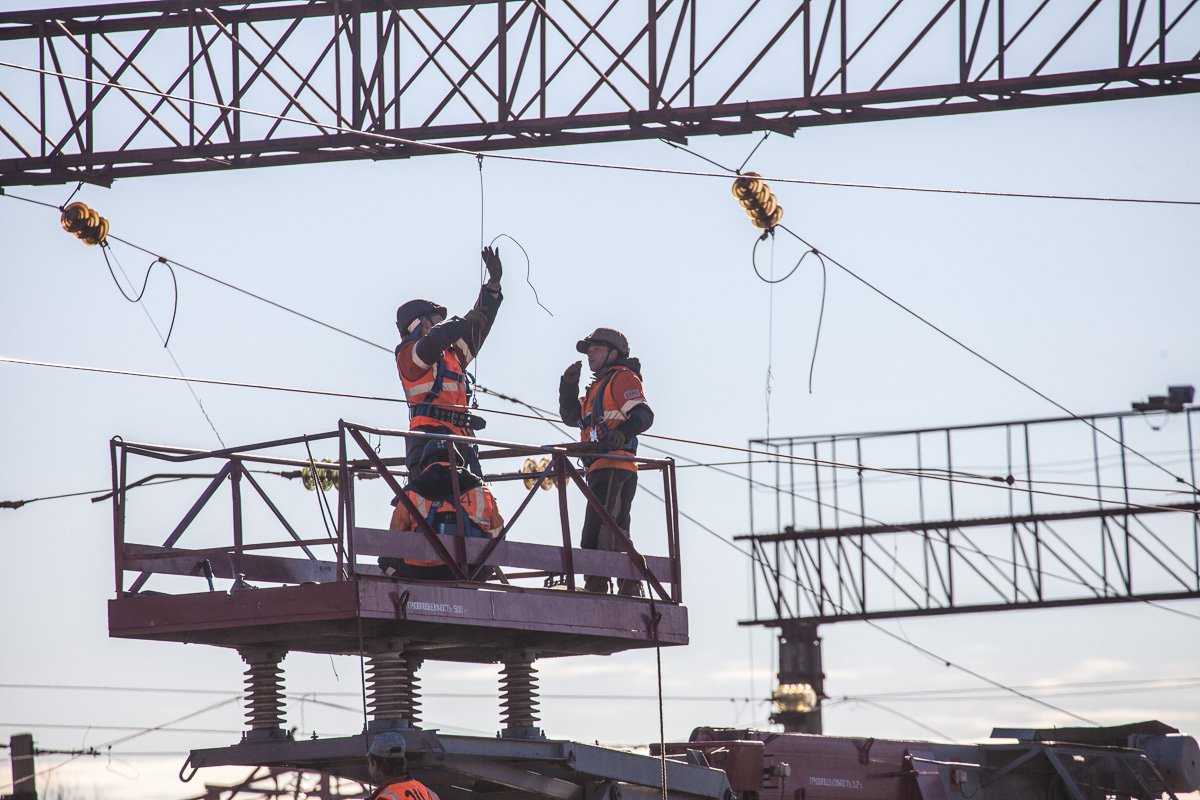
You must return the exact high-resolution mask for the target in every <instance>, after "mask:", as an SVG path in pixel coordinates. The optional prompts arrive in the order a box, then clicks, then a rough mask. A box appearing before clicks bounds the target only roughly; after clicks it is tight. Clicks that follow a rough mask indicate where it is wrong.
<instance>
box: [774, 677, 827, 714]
mask: <svg viewBox="0 0 1200 800" xmlns="http://www.w3.org/2000/svg"><path fill="white" fill-rule="evenodd" d="M771 702H772V703H774V704H775V707H776V708H778V709H779V710H780V711H784V712H788V713H793V714H794V713H802V714H803V713H808V712H810V711H812V710H813V709H815V708H816V707H817V692H816V690H815V689H813V687H812V686H810V685H809V684H807V683H781V684H779V688H778V689H776V690H775V691H774V692H772V694H771Z"/></svg>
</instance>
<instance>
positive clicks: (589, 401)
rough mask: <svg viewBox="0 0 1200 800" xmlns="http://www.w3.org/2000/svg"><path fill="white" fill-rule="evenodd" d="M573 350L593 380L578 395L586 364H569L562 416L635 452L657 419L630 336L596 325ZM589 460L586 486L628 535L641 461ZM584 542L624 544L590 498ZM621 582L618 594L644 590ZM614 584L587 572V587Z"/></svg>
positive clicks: (587, 436) (612, 547)
mask: <svg viewBox="0 0 1200 800" xmlns="http://www.w3.org/2000/svg"><path fill="white" fill-rule="evenodd" d="M575 349H576V351H578V352H580V353H584V354H585V355H586V356H587V360H588V368H589V369H590V370H591V371H592V373H593V374H592V382H591V383H590V384H588V387H587V391H586V392H585V393H584V395H583V397H582V398H580V397H579V378H580V373H581V372H582V369H583V365H582V363H581V362H579V361H576V362H575V363H574V364H572V365H571V366H569V367H567V369H566V371H565V372H563V374H562V378H561V380H560V381H559V385H558V413H559V416H560V417H561V418H562V421H563V422H565V423H566V424H568V425H575V426H578V427H579V430H580V438H581V439H582V440H583V441H584V442H595V443H597V444H599V445H600V446H601V447H602V448H603V450H604V451H605V452H607V453H611V454H613V455H621V456H632V455H636V454H637V436H638V434H639V433H642V432H643V431H645V430H646V429H647V428H649V427H650V425H651V424H653V422H654V411H653V410H651V408H650V406H649V404H648V403H647V402H646V395H645V392H644V391H643V389H642V365H641V362H640V361H639V360H638V359H636V358H630V356H629V341H628V340H627V339H626V338H625V335H624V334H623V333H621V332H620V331H618V330H615V329H613V328H596V329H595V330H594V331H592V332H591V333H590V334H588V335H587V336H585V337H584V338H583V339H580V340H579V341H578V342H577V343H576V345H575ZM585 461H586V463H587V484H588V487H589V488H590V489H591V490H592V492H594V493H595V494H596V496H597V497H598V498H599V499H600V501H601V502H602V503H604V507H605V509H606V510H607V511H608V513H609V514H610V515H611V516H612V518H613V519H614V520H615V521H616V523H617V525H619V526H620V527H621V529H622V530H623V531H624V532H625V534H626V535H627V536H628V535H629V512H630V509H631V508H632V507H633V495H634V493H635V492H637V464H635V463H634V462H632V461H623V460H618V459H614V458H606V457H605V456H604V455H598V456H589V457H588V458H587V459H585ZM580 546H581V547H583V548H584V549H587V550H609V551H619V550H622V549H623V548H622V545H621V543H620V540H619V539H618V538H617V536H616V535H615V534H614V533H613V532H612V531H611V530H610V529H609V528H608V526H606V525H603V524H602V523H601V520H600V514H599V513H598V512H597V511H596V510H595V509H594V508H593V507H592V505H591V504H590V503H589V504H588V507H587V510H586V511H585V512H584V516H583V533H582V536H581V540H580ZM617 585H618V594H621V595H625V596H626V597H640V596H641V595H642V584H641V581H636V580H631V579H628V578H622V579H620V580H619V581H618V582H617ZM611 589H612V586H611V583H610V581H609V580H608V578H604V577H598V576H594V575H589V576H586V577H585V579H584V590H585V591H588V592H603V593H607V592H609V591H611Z"/></svg>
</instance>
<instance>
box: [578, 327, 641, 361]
mask: <svg viewBox="0 0 1200 800" xmlns="http://www.w3.org/2000/svg"><path fill="white" fill-rule="evenodd" d="M590 344H606V345H608V346H609V347H611V348H612V349H614V350H616V351H617V355H619V356H620V357H621V358H629V340H628V339H626V338H625V334H623V333H621V332H620V331H619V330H617V329H616V328H596V330H594V331H592V332H591V333H589V334H588V335H587V336H585V337H583V338H582V339H580V340H579V341H578V342H576V343H575V349H576V350H577V351H578V352H580V353H586V352H587V349H588V345H590Z"/></svg>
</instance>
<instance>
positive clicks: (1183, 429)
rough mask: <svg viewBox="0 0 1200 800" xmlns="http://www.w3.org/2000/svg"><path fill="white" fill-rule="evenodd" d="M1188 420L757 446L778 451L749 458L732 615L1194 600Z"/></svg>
mask: <svg viewBox="0 0 1200 800" xmlns="http://www.w3.org/2000/svg"><path fill="white" fill-rule="evenodd" d="M1197 422H1200V406H1191V407H1186V408H1183V409H1181V410H1178V411H1174V412H1170V411H1166V410H1163V411H1159V412H1149V413H1147V412H1117V413H1112V414H1101V415H1096V416H1090V417H1085V418H1082V420H1081V419H1079V418H1074V417H1062V418H1054V419H1037V420H1021V421H1013V422H1002V423H993V424H987V425H961V426H955V427H942V428H925V429H919V430H905V431H887V432H877V433H854V434H843V435H837V436H813V437H780V438H772V439H761V440H755V441H752V442H751V443H750V444H751V449H752V450H755V451H758V452H761V451H764V450H765V451H768V452H769V453H771V454H772V456H773V457H772V458H768V459H767V461H768V463H767V464H765V466H764V465H763V464H762V462H761V461H760V462H759V463H757V464H756V463H755V462H754V461H751V463H750V464H749V468H750V470H751V473H750V474H751V533H750V534H748V535H744V536H740V537H737V538H739V539H741V540H743V541H746V542H748V543H749V545H750V547H751V548H752V550H753V555H754V563H755V572H756V579H755V591H754V608H755V611H754V617H753V619H750V620H745V621H743V623H742V624H748V625H767V626H771V627H782V628H784V629H785V630H786V629H787V626H788V625H795V624H805V625H809V626H815V625H817V624H821V623H830V622H842V621H847V620H869V619H887V618H895V617H920V616H931V615H941V614H955V613H964V612H978V611H999V610H1007V609H1022V608H1048V607H1058V606H1079V605H1093V604H1101V603H1124V602H1134V601H1144V600H1151V601H1156V600H1178V599H1188V598H1200V494H1198V493H1197V491H1196V489H1195V487H1196V486H1197V480H1198V478H1197V474H1198V470H1200V454H1198V453H1197V450H1196V443H1195V438H1194V437H1195V435H1196V434H1197V433H1200V430H1197V428H1198V427H1200V426H1198V425H1197ZM1143 456H1146V457H1147V458H1143ZM756 458H759V459H761V458H762V456H756ZM1149 459H1152V460H1153V461H1154V463H1153V464H1152V463H1150V460H1149ZM864 467H865V468H864ZM873 468H883V469H884V470H886V471H875V470H874V469H873ZM1172 476H1174V477H1172ZM814 630H815V628H814Z"/></svg>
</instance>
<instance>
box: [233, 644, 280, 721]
mask: <svg viewBox="0 0 1200 800" xmlns="http://www.w3.org/2000/svg"><path fill="white" fill-rule="evenodd" d="M242 658H244V659H245V660H246V664H247V665H248V667H249V668H248V669H247V670H246V672H245V675H246V720H247V721H248V722H249V723H250V728H251V730H262V729H266V728H270V729H276V728H280V729H281V728H283V722H284V720H283V669H282V668H281V667H280V666H279V664H280V662H281V661H283V655H282V654H280V653H255V654H245V653H243V654H242Z"/></svg>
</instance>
